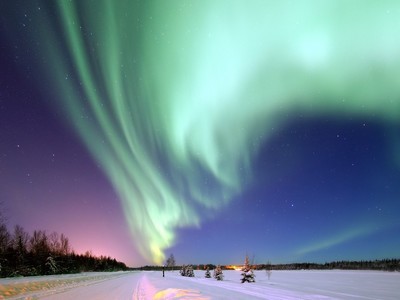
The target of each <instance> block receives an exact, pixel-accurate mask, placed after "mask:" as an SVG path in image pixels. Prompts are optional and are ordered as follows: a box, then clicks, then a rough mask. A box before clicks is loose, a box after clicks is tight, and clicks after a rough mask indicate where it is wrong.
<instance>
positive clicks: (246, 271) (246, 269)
mask: <svg viewBox="0 0 400 300" xmlns="http://www.w3.org/2000/svg"><path fill="white" fill-rule="evenodd" d="M241 275H242V283H244V282H246V281H247V282H255V281H256V280H255V279H254V277H255V276H256V275H254V273H253V270H252V269H251V267H250V263H249V257H248V256H247V255H246V258H245V260H244V266H243V268H242V274H241Z"/></svg>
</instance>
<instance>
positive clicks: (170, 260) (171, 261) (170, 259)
mask: <svg viewBox="0 0 400 300" xmlns="http://www.w3.org/2000/svg"><path fill="white" fill-rule="evenodd" d="M175 264H176V262H175V257H174V255H173V254H171V255H170V256H169V257H168V259H167V261H166V265H167V267H170V268H171V270H173V269H174V267H175Z"/></svg>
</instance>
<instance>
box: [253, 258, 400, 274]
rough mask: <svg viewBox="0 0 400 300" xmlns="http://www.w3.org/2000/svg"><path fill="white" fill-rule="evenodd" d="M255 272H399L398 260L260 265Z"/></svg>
mask: <svg viewBox="0 0 400 300" xmlns="http://www.w3.org/2000/svg"><path fill="white" fill-rule="evenodd" d="M255 269H257V270H333V269H340V270H377V271H400V259H380V260H361V261H344V260H342V261H334V262H327V263H324V264H316V263H293V264H276V265H273V264H261V265H256V266H255Z"/></svg>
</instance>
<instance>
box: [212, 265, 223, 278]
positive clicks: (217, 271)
mask: <svg viewBox="0 0 400 300" xmlns="http://www.w3.org/2000/svg"><path fill="white" fill-rule="evenodd" d="M214 278H215V279H217V280H223V279H224V274H223V273H222V269H221V266H220V265H218V266H217V267H216V268H215V270H214Z"/></svg>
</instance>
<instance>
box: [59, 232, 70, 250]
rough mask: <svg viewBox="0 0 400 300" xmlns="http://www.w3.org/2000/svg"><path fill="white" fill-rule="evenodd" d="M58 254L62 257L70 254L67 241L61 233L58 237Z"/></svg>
mask: <svg viewBox="0 0 400 300" xmlns="http://www.w3.org/2000/svg"><path fill="white" fill-rule="evenodd" d="M60 252H61V254H63V255H68V254H69V253H70V252H71V247H70V245H69V240H68V238H67V237H66V236H65V235H64V234H63V233H61V237H60Z"/></svg>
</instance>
